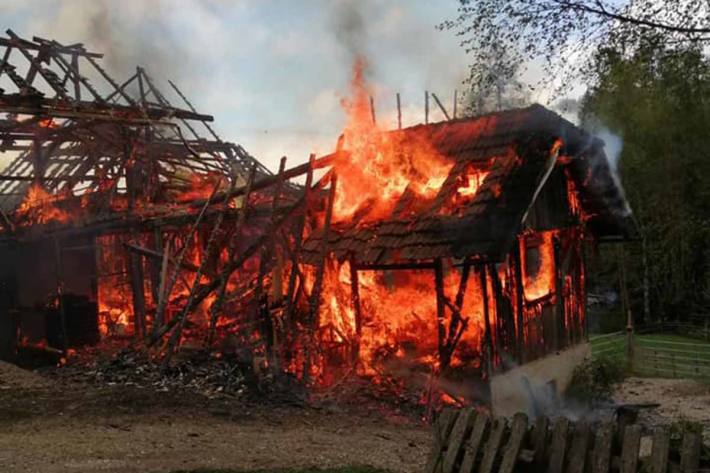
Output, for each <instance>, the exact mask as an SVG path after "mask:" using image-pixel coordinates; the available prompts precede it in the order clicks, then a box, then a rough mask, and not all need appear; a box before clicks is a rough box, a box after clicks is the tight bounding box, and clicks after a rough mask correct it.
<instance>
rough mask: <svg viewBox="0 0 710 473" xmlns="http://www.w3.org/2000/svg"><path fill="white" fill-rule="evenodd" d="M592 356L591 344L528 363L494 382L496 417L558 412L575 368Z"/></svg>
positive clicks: (492, 395)
mask: <svg viewBox="0 0 710 473" xmlns="http://www.w3.org/2000/svg"><path fill="white" fill-rule="evenodd" d="M590 356H591V348H590V346H589V343H586V342H585V343H581V344H579V345H575V346H574V347H571V348H568V349H566V350H563V351H559V352H557V353H555V354H552V355H548V356H546V357H544V358H540V359H539V360H535V361H532V362H530V363H526V364H524V365H522V366H518V367H516V368H513V369H511V370H509V371H506V372H505V373H502V374H498V375H494V376H493V377H492V379H491V405H492V407H493V413H494V415H496V416H511V415H513V414H515V413H516V412H525V413H527V414H528V416H531V417H536V416H538V415H541V414H544V413H546V412H548V411H551V410H552V409H554V407H555V404H556V403H557V399H558V394H561V393H563V392H564V391H565V389H567V386H568V385H569V382H570V380H571V379H572V372H573V371H574V368H575V367H576V366H577V365H579V364H580V363H581V362H582V361H583V360H584V359H585V358H588V357H590Z"/></svg>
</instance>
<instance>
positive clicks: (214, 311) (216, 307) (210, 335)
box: [207, 164, 257, 345]
mask: <svg viewBox="0 0 710 473" xmlns="http://www.w3.org/2000/svg"><path fill="white" fill-rule="evenodd" d="M256 168H257V165H256V164H254V165H253V166H252V168H251V171H250V172H249V177H248V179H247V184H246V188H245V190H244V197H243V199H242V206H241V208H240V209H239V215H238V216H237V222H236V223H235V225H234V230H233V231H232V236H231V238H230V239H229V245H228V247H227V253H228V255H229V258H234V253H235V252H236V251H237V245H238V244H239V237H240V236H241V233H242V227H243V226H244V222H245V221H246V217H247V212H248V211H249V198H250V197H251V189H252V186H253V185H254V179H255V178H256ZM236 178H237V177H236V176H233V177H232V179H233V181H232V184H234V182H235V181H234V180H236ZM224 205H225V206H226V205H229V200H225V202H224ZM229 266H230V265H229V263H226V264H225V268H224V269H223V270H222V271H221V272H220V275H219V287H218V288H217V297H216V298H215V301H214V303H213V304H212V306H211V307H210V329H209V331H208V332H207V344H208V345H211V344H212V341H213V340H214V335H215V330H216V328H217V317H219V312H220V310H221V309H222V304H223V303H224V296H225V295H226V293H227V283H228V282H229V275H230V274H231V273H229Z"/></svg>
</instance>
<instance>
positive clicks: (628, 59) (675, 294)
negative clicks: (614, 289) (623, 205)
mask: <svg viewBox="0 0 710 473" xmlns="http://www.w3.org/2000/svg"><path fill="white" fill-rule="evenodd" d="M593 69H594V71H593V73H592V74H591V75H592V76H596V77H599V81H598V83H597V84H596V86H594V87H593V88H591V89H590V91H589V93H588V94H587V95H586V97H585V99H584V104H583V110H582V119H583V124H584V125H585V126H586V127H587V128H591V129H592V131H598V129H599V128H600V126H601V124H603V126H604V127H607V128H609V129H610V130H611V131H612V132H614V133H616V134H618V135H619V136H620V137H621V138H622V139H623V150H622V152H621V155H620V161H619V174H620V177H621V181H622V183H623V186H624V189H625V191H626V195H627V198H628V199H629V201H630V203H631V208H632V209H633V212H634V216H635V218H636V221H637V223H638V225H639V228H640V231H641V236H642V241H641V242H636V243H633V244H629V245H626V247H625V250H624V252H625V254H626V258H625V259H626V261H627V266H628V267H627V271H626V273H627V277H628V287H629V292H630V293H629V297H630V300H631V306H632V309H633V313H635V314H642V313H643V291H642V288H643V285H644V275H645V274H646V278H647V280H648V283H649V284H648V288H649V299H650V304H649V306H650V309H651V314H650V315H651V318H652V320H668V319H676V320H688V319H689V318H690V317H692V316H693V315H704V313H705V312H706V310H707V309H706V308H707V306H708V301H710V250H709V249H708V248H710V245H709V243H710V179H708V176H710V159H708V150H710V133H708V129H710V61H709V60H708V58H707V56H706V55H705V54H704V53H703V51H702V50H701V49H699V48H695V47H691V46H687V47H685V48H679V47H678V46H674V47H673V48H672V49H671V48H669V47H667V45H666V44H664V42H663V41H662V40H660V39H658V38H647V39H645V40H644V41H642V42H641V45H640V46H639V47H637V48H635V49H634V50H633V52H632V53H628V52H627V51H625V50H623V49H622V48H618V49H617V48H607V49H602V50H600V51H599V52H598V53H597V55H596V58H595V62H594V68H593ZM595 128H596V129H597V130H595ZM644 253H645V257H646V258H645V261H646V262H647V265H646V267H644ZM620 259H621V258H620V257H619V254H618V253H617V252H616V251H615V250H614V249H602V251H601V252H600V264H599V265H597V267H595V268H594V270H593V272H592V273H591V274H590V276H591V280H592V283H593V284H594V283H596V284H602V285H604V284H605V285H607V286H609V285H614V286H615V285H616V281H615V278H616V277H617V276H616V275H617V273H618V269H619V268H618V265H619V261H620ZM644 270H646V273H644Z"/></svg>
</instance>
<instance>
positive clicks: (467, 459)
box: [459, 414, 490, 473]
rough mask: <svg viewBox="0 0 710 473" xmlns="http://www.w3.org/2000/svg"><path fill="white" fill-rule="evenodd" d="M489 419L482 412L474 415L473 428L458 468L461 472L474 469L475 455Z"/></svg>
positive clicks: (464, 472) (468, 472)
mask: <svg viewBox="0 0 710 473" xmlns="http://www.w3.org/2000/svg"><path fill="white" fill-rule="evenodd" d="M489 420H490V419H489V418H488V416H487V415H484V414H479V415H478V416H477V417H476V421H475V422H474V424H473V430H471V436H470V437H469V439H468V443H467V444H466V453H465V454H464V457H463V461H462V462H461V469H460V470H459V471H460V472H461V473H472V472H473V471H474V467H475V465H476V457H477V456H478V453H479V451H480V448H481V443H482V442H483V436H484V435H485V433H486V430H487V429H488V424H489Z"/></svg>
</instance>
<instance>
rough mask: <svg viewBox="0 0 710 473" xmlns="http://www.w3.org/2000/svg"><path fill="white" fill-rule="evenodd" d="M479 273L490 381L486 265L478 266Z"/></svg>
mask: <svg viewBox="0 0 710 473" xmlns="http://www.w3.org/2000/svg"><path fill="white" fill-rule="evenodd" d="M478 274H479V277H480V282H481V296H482V298H483V324H484V330H485V332H484V335H483V345H484V347H483V349H484V350H485V358H486V374H487V375H488V380H489V381H490V379H491V377H492V376H493V333H492V331H491V319H490V311H489V307H488V305H489V304H488V278H487V276H486V266H485V265H483V264H481V265H479V266H478Z"/></svg>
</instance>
